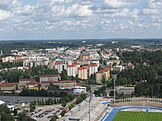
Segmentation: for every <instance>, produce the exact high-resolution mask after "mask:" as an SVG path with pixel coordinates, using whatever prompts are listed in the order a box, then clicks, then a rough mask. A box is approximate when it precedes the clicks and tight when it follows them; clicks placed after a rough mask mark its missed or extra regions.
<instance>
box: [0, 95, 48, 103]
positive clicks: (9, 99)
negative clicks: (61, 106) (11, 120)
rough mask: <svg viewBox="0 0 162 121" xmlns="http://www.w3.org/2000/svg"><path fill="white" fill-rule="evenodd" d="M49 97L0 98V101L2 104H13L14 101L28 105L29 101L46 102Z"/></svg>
mask: <svg viewBox="0 0 162 121" xmlns="http://www.w3.org/2000/svg"><path fill="white" fill-rule="evenodd" d="M49 98H50V97H25V96H0V100H2V101H4V102H11V103H14V102H16V101H19V102H20V103H21V102H26V103H29V102H31V101H38V100H42V99H44V100H47V99H49Z"/></svg>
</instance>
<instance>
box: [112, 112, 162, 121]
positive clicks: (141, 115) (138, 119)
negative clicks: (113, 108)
mask: <svg viewBox="0 0 162 121" xmlns="http://www.w3.org/2000/svg"><path fill="white" fill-rule="evenodd" d="M113 121H162V113H156V112H127V111H120V112H118V113H117V115H116V116H115V118H114V119H113Z"/></svg>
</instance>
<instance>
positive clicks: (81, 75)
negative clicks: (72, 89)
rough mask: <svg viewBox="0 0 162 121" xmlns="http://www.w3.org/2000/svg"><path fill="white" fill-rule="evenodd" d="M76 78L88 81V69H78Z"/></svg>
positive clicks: (84, 67) (85, 67)
mask: <svg viewBox="0 0 162 121" xmlns="http://www.w3.org/2000/svg"><path fill="white" fill-rule="evenodd" d="M78 78H80V79H88V68H87V66H82V67H79V68H78Z"/></svg>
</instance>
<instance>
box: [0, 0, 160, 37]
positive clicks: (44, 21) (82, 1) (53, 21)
mask: <svg viewBox="0 0 162 121" xmlns="http://www.w3.org/2000/svg"><path fill="white" fill-rule="evenodd" d="M161 6H162V0H147V1H142V0H77V1H76V0H46V1H44V0H0V26H1V28H0V40H40V39H94V38H95V39H109V38H161V37H162V35H161V32H162V26H161V25H162V14H161V13H162V7H161Z"/></svg>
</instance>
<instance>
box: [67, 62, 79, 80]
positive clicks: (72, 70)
mask: <svg viewBox="0 0 162 121" xmlns="http://www.w3.org/2000/svg"><path fill="white" fill-rule="evenodd" d="M67 75H68V76H73V77H76V75H77V73H76V65H75V64H72V65H68V66H67Z"/></svg>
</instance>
